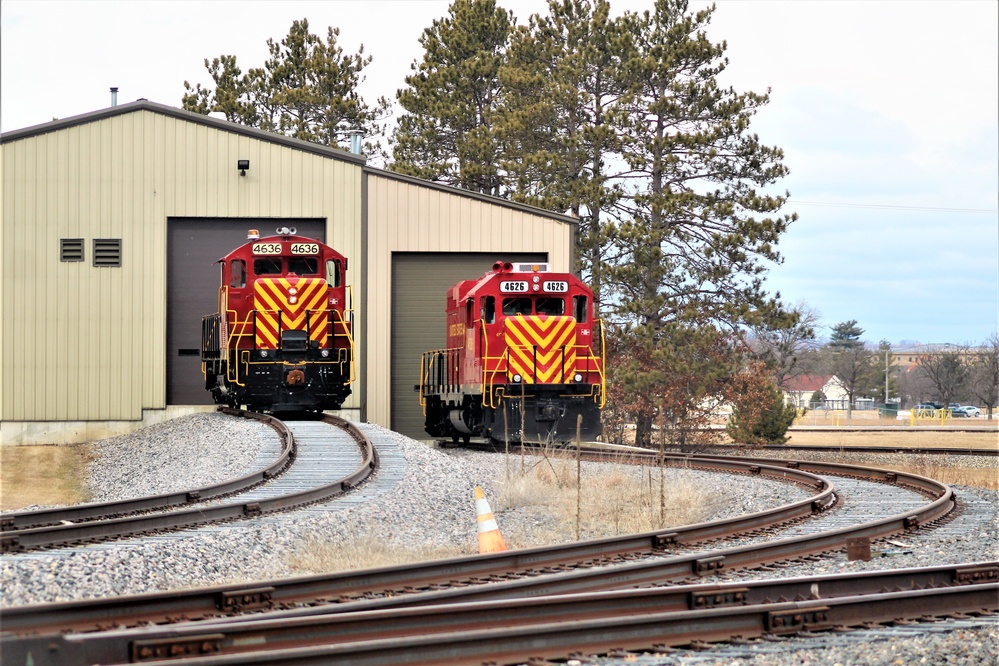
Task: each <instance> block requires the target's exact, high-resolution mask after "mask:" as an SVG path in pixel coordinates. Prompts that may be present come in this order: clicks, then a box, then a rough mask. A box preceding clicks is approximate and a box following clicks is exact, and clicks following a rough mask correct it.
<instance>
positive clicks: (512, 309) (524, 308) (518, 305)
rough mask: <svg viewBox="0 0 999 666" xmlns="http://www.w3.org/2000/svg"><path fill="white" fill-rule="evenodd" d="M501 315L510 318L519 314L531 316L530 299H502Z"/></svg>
mask: <svg viewBox="0 0 999 666" xmlns="http://www.w3.org/2000/svg"><path fill="white" fill-rule="evenodd" d="M503 314H504V315H505V316H507V317H512V316H514V315H519V314H527V315H529V314H531V299H530V298H504V299H503Z"/></svg>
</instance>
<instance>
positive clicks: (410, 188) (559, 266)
mask: <svg viewBox="0 0 999 666" xmlns="http://www.w3.org/2000/svg"><path fill="white" fill-rule="evenodd" d="M367 179H368V180H367V190H368V195H367V199H368V204H367V205H368V211H367V228H368V237H367V243H368V245H367V253H366V259H367V261H368V265H367V267H366V269H365V274H366V276H367V278H368V280H367V285H366V288H367V300H366V302H365V308H364V309H365V314H366V315H367V329H366V334H367V335H366V341H367V349H366V350H365V351H364V353H365V354H366V359H367V367H366V376H365V391H366V399H365V400H366V406H367V410H366V413H365V415H366V418H367V420H368V421H370V422H372V423H377V424H379V425H382V426H385V427H391V423H392V418H391V406H390V400H389V390H390V389H389V387H390V386H392V383H393V377H394V376H395V375H394V373H393V368H392V362H391V348H392V345H391V330H392V317H393V314H394V313H393V312H392V308H391V303H392V285H391V275H392V256H393V254H394V253H399V252H435V253H436V252H455V253H462V252H475V253H479V252H485V253H490V254H493V255H495V257H496V258H497V259H500V258H503V257H504V255H512V254H514V253H518V254H519V253H540V254H547V255H548V257H549V263H550V264H551V266H552V270H556V271H568V270H571V268H572V266H571V250H572V236H571V234H572V233H573V226H572V225H571V224H567V223H566V222H564V221H561V220H558V219H554V218H552V217H546V216H544V215H542V214H538V213H533V212H531V211H529V210H526V209H520V208H514V207H510V206H507V205H503V203H502V202H499V201H495V202H494V201H489V200H486V199H480V198H475V197H471V196H466V195H465V194H463V193H461V192H459V191H455V190H443V189H438V188H436V187H433V186H429V185H421V184H419V183H414V182H412V181H409V180H404V179H398V178H393V177H391V176H389V175H387V174H386V175H382V174H379V173H377V172H369V175H368V176H367ZM441 309H442V310H443V303H442V304H441ZM411 383H415V382H411ZM414 395H415V394H414Z"/></svg>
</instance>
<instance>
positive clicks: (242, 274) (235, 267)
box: [229, 259, 246, 289]
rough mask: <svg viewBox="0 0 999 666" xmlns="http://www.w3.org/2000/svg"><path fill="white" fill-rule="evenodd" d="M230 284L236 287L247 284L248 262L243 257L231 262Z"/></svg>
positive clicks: (239, 287)
mask: <svg viewBox="0 0 999 666" xmlns="http://www.w3.org/2000/svg"><path fill="white" fill-rule="evenodd" d="M229 286H230V287H234V288H236V289H241V288H243V287H245V286H246V262H245V261H243V260H242V259H233V260H232V261H230V262H229Z"/></svg>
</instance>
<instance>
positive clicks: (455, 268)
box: [391, 252, 548, 439]
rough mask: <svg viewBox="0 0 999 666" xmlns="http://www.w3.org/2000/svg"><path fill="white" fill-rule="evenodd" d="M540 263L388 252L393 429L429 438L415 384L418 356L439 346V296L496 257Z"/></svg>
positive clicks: (527, 257)
mask: <svg viewBox="0 0 999 666" xmlns="http://www.w3.org/2000/svg"><path fill="white" fill-rule="evenodd" d="M498 260H501V261H534V262H545V261H548V257H547V256H546V255H545V254H538V253H534V254H517V253H500V254H496V253H489V254H485V253H481V254H480V253H470V252H465V253H460V254H454V253H396V254H393V255H392V342H391V344H392V359H391V361H392V405H391V408H392V430H395V431H396V432H400V433H402V434H404V435H407V436H409V437H412V438H413V439H428V438H429V435H427V433H426V431H425V430H424V429H423V410H422V408H421V407H420V400H419V394H418V393H417V392H416V391H415V390H414V387H415V386H416V385H417V384H418V383H419V374H420V356H421V354H423V352H425V351H430V350H432V349H441V348H443V347H444V327H445V325H446V319H445V316H444V296H445V293H446V291H447V290H448V289H449V288H450V287H451V286H453V285H454V284H455V283H456V282H460V281H461V280H471V279H474V278H477V277H480V276H482V275H484V274H485V273H486V272H487V271H490V270H492V267H493V264H494V263H495V262H496V261H498Z"/></svg>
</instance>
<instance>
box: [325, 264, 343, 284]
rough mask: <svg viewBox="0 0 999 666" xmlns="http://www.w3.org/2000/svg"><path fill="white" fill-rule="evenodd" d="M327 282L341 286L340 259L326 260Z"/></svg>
mask: <svg viewBox="0 0 999 666" xmlns="http://www.w3.org/2000/svg"><path fill="white" fill-rule="evenodd" d="M326 284H328V285H329V286H331V287H339V286H340V261H339V260H338V259H327V260H326Z"/></svg>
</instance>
